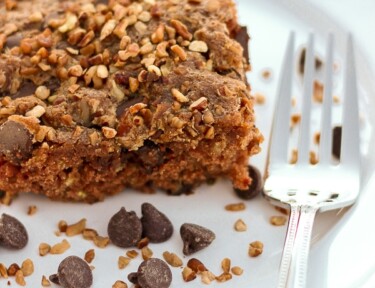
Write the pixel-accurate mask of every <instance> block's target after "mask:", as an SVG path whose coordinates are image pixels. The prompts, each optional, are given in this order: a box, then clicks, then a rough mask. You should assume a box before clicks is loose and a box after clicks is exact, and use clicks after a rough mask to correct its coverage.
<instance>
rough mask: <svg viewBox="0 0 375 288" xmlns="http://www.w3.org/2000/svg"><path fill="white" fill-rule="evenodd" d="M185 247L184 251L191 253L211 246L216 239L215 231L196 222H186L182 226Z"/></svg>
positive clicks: (181, 232) (181, 231) (187, 253)
mask: <svg viewBox="0 0 375 288" xmlns="http://www.w3.org/2000/svg"><path fill="white" fill-rule="evenodd" d="M180 234H181V238H182V241H183V243H184V247H183V250H182V252H183V253H184V254H185V255H191V254H193V253H195V252H197V251H200V250H202V249H204V248H206V247H207V246H209V245H210V244H211V243H212V241H214V239H215V237H216V236H215V233H214V232H212V231H211V230H209V229H207V228H204V227H202V226H199V225H196V224H190V223H185V224H183V225H182V226H181V228H180Z"/></svg>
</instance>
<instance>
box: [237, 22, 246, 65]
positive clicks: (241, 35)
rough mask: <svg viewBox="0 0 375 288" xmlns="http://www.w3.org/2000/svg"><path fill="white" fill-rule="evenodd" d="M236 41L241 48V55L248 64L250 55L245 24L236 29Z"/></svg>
mask: <svg viewBox="0 0 375 288" xmlns="http://www.w3.org/2000/svg"><path fill="white" fill-rule="evenodd" d="M234 38H235V39H236V41H237V42H238V43H240V44H241V46H242V48H243V57H245V59H246V63H247V64H249V63H250V62H249V61H250V57H249V40H250V37H249V34H248V33H247V27H246V26H239V28H238V29H237V31H236V35H235V37H234Z"/></svg>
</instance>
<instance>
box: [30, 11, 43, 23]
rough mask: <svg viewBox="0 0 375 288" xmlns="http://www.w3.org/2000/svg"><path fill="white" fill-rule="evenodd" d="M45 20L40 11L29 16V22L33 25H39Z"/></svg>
mask: <svg viewBox="0 0 375 288" xmlns="http://www.w3.org/2000/svg"><path fill="white" fill-rule="evenodd" d="M42 20H43V14H42V12H40V11H36V12H34V13H33V14H31V15H30V16H29V21H30V22H31V23H37V22H40V21H42Z"/></svg>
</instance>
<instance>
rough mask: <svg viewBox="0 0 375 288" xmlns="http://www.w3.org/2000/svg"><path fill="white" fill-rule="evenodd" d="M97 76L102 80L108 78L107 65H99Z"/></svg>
mask: <svg viewBox="0 0 375 288" xmlns="http://www.w3.org/2000/svg"><path fill="white" fill-rule="evenodd" d="M96 75H98V77H100V78H102V79H106V78H108V75H109V72H108V69H107V66H105V65H98V68H97V70H96Z"/></svg>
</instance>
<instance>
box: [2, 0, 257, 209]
mask: <svg viewBox="0 0 375 288" xmlns="http://www.w3.org/2000/svg"><path fill="white" fill-rule="evenodd" d="M247 41H248V36H247V33H246V28H244V27H240V26H239V25H238V24H237V17H236V10H235V4H234V2H233V1H232V0H221V1H219V0H202V1H200V0H189V1H188V0H184V1H180V0H160V1H157V0H156V1H155V0H143V1H130V0H109V1H96V2H95V1H90V0H79V1H76V0H74V1H73V0H71V1H61V0H48V1H46V0H34V1H22V0H19V1H15V0H6V1H5V2H4V1H2V2H1V3H0V49H1V57H0V190H3V194H5V192H6V193H7V194H8V195H9V194H16V193H18V192H33V193H40V194H45V195H47V196H48V197H50V198H52V199H59V200H73V201H86V202H94V201H97V200H101V199H103V197H104V196H105V195H108V194H114V193H117V192H119V191H121V190H123V189H124V187H132V188H135V189H139V190H143V191H146V192H150V191H153V190H154V189H156V188H159V189H163V190H166V191H168V192H169V193H171V194H179V193H187V192H190V191H191V189H192V188H194V187H195V186H196V185H198V184H199V183H202V182H204V181H206V180H210V179H213V178H216V177H227V178H229V179H231V180H232V181H233V185H234V187H236V188H238V189H246V188H247V187H248V185H249V184H250V182H251V179H250V178H249V175H248V171H247V164H248V158H249V156H250V155H252V154H255V153H257V152H259V150H260V148H259V143H260V142H261V141H262V136H261V134H260V132H259V131H258V129H257V127H256V126H255V124H254V111H253V99H252V97H251V96H250V94H249V90H250V89H249V88H250V87H249V85H248V84H247V82H246V76H245V72H246V71H247V70H249V68H250V65H249V63H248V56H247V53H248V52H247Z"/></svg>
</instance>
